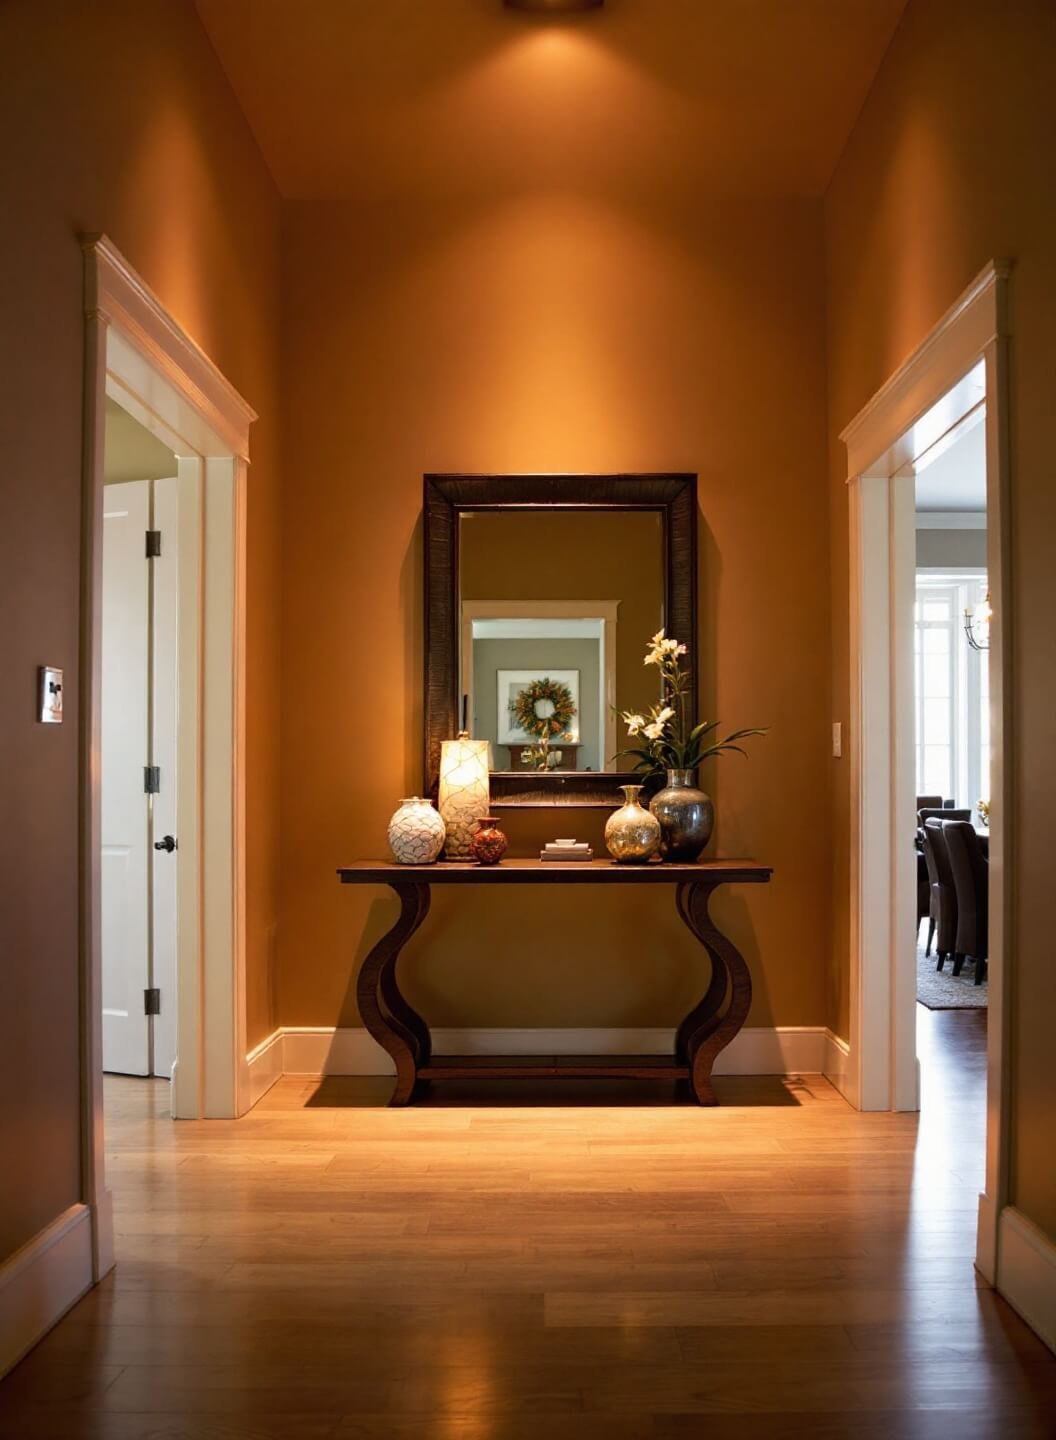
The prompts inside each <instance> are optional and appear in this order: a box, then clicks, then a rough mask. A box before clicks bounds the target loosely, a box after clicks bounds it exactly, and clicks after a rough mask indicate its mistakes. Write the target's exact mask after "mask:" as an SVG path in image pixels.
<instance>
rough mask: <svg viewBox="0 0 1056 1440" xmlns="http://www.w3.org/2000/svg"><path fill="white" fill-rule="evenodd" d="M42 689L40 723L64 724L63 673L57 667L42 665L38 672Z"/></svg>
mask: <svg viewBox="0 0 1056 1440" xmlns="http://www.w3.org/2000/svg"><path fill="white" fill-rule="evenodd" d="M37 674H38V675H39V677H40V679H39V689H40V697H39V698H40V723H41V724H42V725H61V724H62V671H61V670H60V669H59V668H58V667H57V666H56V665H41V666H40V668H39V670H38V671H37Z"/></svg>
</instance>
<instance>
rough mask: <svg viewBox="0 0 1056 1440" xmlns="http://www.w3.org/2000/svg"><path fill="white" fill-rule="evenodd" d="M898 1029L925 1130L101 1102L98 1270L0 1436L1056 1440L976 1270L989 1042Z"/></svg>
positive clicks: (1055, 1397)
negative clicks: (205, 1113) (112, 1243)
mask: <svg viewBox="0 0 1056 1440" xmlns="http://www.w3.org/2000/svg"><path fill="white" fill-rule="evenodd" d="M921 1025H922V1031H921V1051H922V1057H923V1068H924V1109H923V1112H922V1115H921V1116H920V1117H919V1122H918V1117H917V1116H915V1115H893V1114H878V1115H867V1114H860V1113H858V1112H855V1111H854V1110H852V1109H851V1108H850V1107H849V1106H848V1105H846V1104H845V1103H844V1101H843V1100H842V1099H841V1097H840V1096H839V1095H838V1094H837V1092H836V1091H835V1090H833V1089H832V1088H831V1087H830V1086H829V1085H828V1084H827V1083H826V1082H825V1081H824V1080H822V1079H820V1078H819V1077H813V1076H812V1077H809V1078H805V1079H800V1080H795V1081H791V1082H788V1083H787V1085H786V1083H785V1082H782V1081H779V1080H776V1079H769V1078H759V1079H734V1078H725V1079H720V1080H719V1081H718V1082H717V1088H718V1089H719V1090H720V1098H721V1100H722V1105H721V1107H720V1108H718V1109H714V1110H707V1111H701V1110H700V1109H698V1108H697V1107H696V1106H691V1105H686V1106H683V1107H677V1108H668V1107H667V1106H666V1105H665V1106H661V1105H656V1104H650V1103H649V1102H650V1100H651V1099H653V1098H658V1097H656V1090H655V1089H654V1091H653V1092H652V1093H650V1092H649V1091H648V1090H645V1091H642V1090H638V1091H635V1092H629V1091H623V1092H621V1091H620V1090H619V1088H618V1087H617V1086H610V1087H609V1088H607V1089H606V1088H602V1087H599V1088H598V1090H597V1091H596V1092H593V1091H592V1092H590V1100H591V1102H592V1103H591V1104H590V1105H589V1106H587V1105H584V1104H583V1103H582V1102H583V1101H584V1100H585V1099H586V1098H587V1092H586V1090H585V1088H584V1087H583V1086H580V1087H578V1088H577V1089H576V1090H575V1091H574V1092H573V1096H572V1097H570V1096H569V1095H562V1094H557V1093H552V1092H544V1091H543V1090H542V1089H541V1088H540V1089H539V1090H536V1091H529V1092H527V1096H526V1092H525V1090H524V1087H521V1088H520V1089H517V1090H513V1091H511V1092H510V1093H509V1099H508V1100H507V1099H505V1098H502V1099H500V1101H499V1103H496V1098H495V1097H496V1095H497V1093H498V1092H497V1091H496V1089H495V1087H494V1086H492V1087H491V1088H490V1091H489V1095H490V1103H482V1099H481V1097H480V1092H479V1091H478V1092H477V1099H476V1102H474V1099H473V1097H472V1094H471V1092H468V1091H467V1092H464V1093H463V1095H461V1096H457V1097H456V1096H455V1095H454V1094H451V1095H450V1098H449V1101H448V1103H446V1104H441V1103H438V1102H435V1101H434V1102H427V1103H426V1104H424V1105H423V1106H421V1107H417V1108H415V1109H412V1110H406V1111H399V1110H395V1111H394V1110H389V1109H385V1108H382V1105H381V1102H382V1097H383V1095H384V1094H385V1093H387V1091H386V1087H387V1086H388V1085H389V1082H388V1081H379V1082H373V1081H362V1080H360V1081H352V1080H331V1081H324V1082H322V1083H321V1084H320V1083H319V1082H316V1081H308V1082H305V1081H298V1080H292V1079H291V1080H285V1081H281V1082H280V1083H279V1084H278V1085H276V1086H275V1088H274V1089H273V1090H272V1091H271V1092H270V1093H269V1094H268V1095H267V1096H266V1097H265V1098H264V1099H263V1100H262V1102H261V1103H260V1104H259V1105H258V1106H257V1107H256V1109H255V1110H253V1111H252V1112H251V1113H250V1114H249V1115H247V1116H246V1117H245V1118H244V1119H242V1120H239V1121H234V1122H223V1121H215V1120H213V1121H209V1122H207V1123H204V1124H199V1123H188V1122H183V1123H179V1124H174V1123H173V1122H172V1121H171V1120H169V1119H168V1118H167V1116H166V1114H165V1105H166V1098H167V1096H166V1086H165V1085H164V1084H163V1083H162V1082H158V1081H138V1080H123V1079H111V1080H110V1081H108V1087H109V1091H108V1115H107V1127H108V1128H107V1137H108V1141H109V1148H110V1152H111V1153H110V1155H109V1157H108V1164H109V1172H110V1177H111V1183H112V1185H113V1189H114V1197H115V1202H116V1210H117V1219H116V1229H117V1245H118V1267H117V1270H116V1272H115V1273H114V1274H112V1275H111V1276H109V1277H108V1278H107V1280H106V1281H105V1282H104V1283H103V1284H102V1285H101V1286H99V1288H98V1289H96V1290H95V1291H93V1292H92V1293H91V1294H89V1295H88V1296H87V1297H86V1298H85V1299H84V1300H83V1301H82V1302H81V1303H80V1304H79V1305H78V1306H77V1307H76V1308H75V1309H74V1311H73V1312H72V1313H71V1314H70V1315H69V1316H68V1317H67V1318H66V1319H65V1320H64V1321H63V1322H62V1323H61V1324H60V1325H59V1327H58V1328H57V1329H56V1330H55V1331H54V1332H53V1333H52V1334H51V1335H50V1336H49V1337H48V1338H47V1339H46V1340H45V1341H44V1342H43V1343H42V1344H41V1345H40V1346H39V1347H38V1348H37V1349H36V1350H35V1351H34V1352H33V1353H32V1354H31V1355H30V1356H29V1357H28V1359H27V1360H26V1361H24V1362H23V1364H22V1365H21V1366H20V1367H19V1368H18V1369H17V1370H16V1371H14V1372H13V1374H12V1375H11V1376H10V1377H9V1378H8V1380H7V1381H6V1382H5V1383H4V1384H3V1385H0V1436H3V1437H4V1440H14V1437H19V1440H23V1437H24V1440H40V1437H45V1436H46V1437H54V1440H59V1437H62V1440H148V1437H150V1440H160V1437H164V1440H175V1437H179V1440H258V1437H272V1440H274V1437H282V1440H317V1437H339V1440H405V1437H408V1440H409V1437H411V1436H414V1437H419V1436H426V1435H430V1436H438V1437H458V1440H522V1437H523V1440H528V1437H533V1440H534V1437H537V1436H545V1437H547V1440H573V1437H574V1440H589V1437H592V1436H605V1437H606V1440H673V1437H688V1436H691V1435H692V1436H697V1435H703V1434H707V1436H708V1437H709V1440H727V1437H731V1440H732V1437H734V1436H736V1437H737V1440H764V1437H765V1440H779V1437H780V1440H787V1437H792V1436H801V1435H802V1436H812V1437H814V1440H834V1437H850V1436H855V1437H864V1440H881V1437H883V1440H916V1437H929V1440H931V1437H934V1440H939V1437H945V1436H949V1435H956V1436H958V1437H959V1440H988V1437H991V1436H995V1437H996V1436H998V1435H1000V1436H1002V1437H1008V1440H1026V1437H1031V1440H1035V1437H1045V1436H1051V1435H1053V1433H1054V1430H1056V1359H1054V1358H1053V1357H1052V1356H1051V1355H1050V1354H1049V1352H1048V1351H1047V1350H1046V1349H1045V1348H1044V1346H1043V1345H1042V1344H1041V1342H1040V1341H1039V1340H1037V1339H1036V1338H1035V1337H1034V1336H1033V1335H1032V1334H1031V1332H1030V1331H1028V1329H1027V1328H1026V1326H1024V1325H1023V1324H1022V1323H1021V1322H1020V1321H1019V1320H1018V1318H1017V1317H1016V1316H1015V1315H1014V1314H1013V1312H1012V1311H1011V1310H1010V1309H1009V1308H1008V1306H1007V1305H1005V1304H1004V1303H1003V1302H1002V1301H1000V1300H999V1299H998V1298H997V1297H996V1296H995V1295H994V1294H993V1293H992V1292H991V1291H989V1290H988V1289H986V1288H984V1287H982V1286H981V1284H979V1282H977V1279H976V1277H975V1273H974V1271H973V1268H972V1256H973V1252H974V1245H975V1206H976V1197H977V1194H978V1191H979V1187H980V1182H981V1175H982V1148H983V1128H982V1127H983V1084H982V1067H983V1065H984V1060H985V1029H984V1026H985V1016H984V1015H983V1014H982V1013H981V1012H978V1011H945V1012H936V1013H934V1014H933V1013H930V1012H927V1011H924V1012H922V1013H921ZM657 1088H659V1087H657ZM450 1089H451V1090H453V1089H454V1087H450ZM576 1097H578V1100H579V1102H580V1103H579V1104H573V1103H567V1102H568V1101H569V1100H570V1098H576ZM526 1099H534V1100H535V1101H536V1102H540V1101H541V1102H542V1103H536V1104H528V1103H526ZM606 1100H608V1102H609V1103H606Z"/></svg>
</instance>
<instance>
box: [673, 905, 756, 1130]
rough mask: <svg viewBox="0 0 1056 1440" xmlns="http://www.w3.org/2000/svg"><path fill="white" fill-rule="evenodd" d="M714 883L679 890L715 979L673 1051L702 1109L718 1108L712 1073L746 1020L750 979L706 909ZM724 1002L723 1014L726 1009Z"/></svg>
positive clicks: (681, 1028) (738, 954) (687, 920)
mask: <svg viewBox="0 0 1056 1440" xmlns="http://www.w3.org/2000/svg"><path fill="white" fill-rule="evenodd" d="M714 889H715V886H714V885H708V884H707V883H706V882H704V881H700V880H691V881H688V882H687V883H686V884H684V885H680V886H679V887H678V893H677V896H676V905H677V907H678V913H679V915H680V916H681V917H682V920H683V921H684V922H685V924H686V925H687V927H688V928H689V929H690V931H692V933H693V935H695V936H696V938H697V939H698V940H699V941H700V943H701V944H702V945H703V946H704V948H705V949H706V950H707V952H708V954H709V956H710V957H711V965H712V971H711V980H710V982H709V984H708V988H707V991H706V992H705V994H704V997H703V999H702V1000H701V1001H700V1003H699V1004H698V1005H696V1006H694V1008H693V1009H692V1010H691V1011H690V1012H689V1014H688V1015H687V1016H686V1018H685V1019H684V1020H683V1021H682V1024H681V1025H680V1026H679V1027H678V1035H677V1038H676V1041H675V1050H676V1054H677V1056H678V1057H679V1059H682V1060H685V1061H686V1062H687V1063H688V1065H689V1071H690V1084H691V1086H692V1089H693V1094H694V1095H695V1096H696V1098H697V1100H698V1102H699V1103H700V1104H701V1105H714V1104H716V1103H717V1102H716V1099H715V1091H714V1090H713V1089H712V1084H711V1072H712V1067H713V1066H714V1064H715V1060H716V1057H717V1056H718V1055H719V1053H720V1051H722V1050H724V1049H725V1048H726V1046H727V1045H728V1044H729V1043H730V1041H731V1040H732V1039H733V1037H734V1036H735V1035H736V1034H737V1032H738V1031H739V1030H740V1028H741V1026H742V1025H743V1024H744V1022H745V1020H746V1019H747V1018H748V1010H749V1007H750V1006H751V1003H752V977H751V974H750V973H749V970H748V966H747V965H746V964H745V962H744V956H743V955H742V954H741V952H740V951H739V950H738V949H737V947H736V946H735V945H734V944H733V943H732V941H730V940H728V939H727V938H726V936H725V935H723V934H722V932H721V931H720V930H719V929H718V928H717V927H716V925H715V922H714V921H713V920H712V918H711V915H710V914H709V911H708V902H709V901H710V899H711V895H712V892H713V890H714ZM724 1004H725V1010H723V1005H724Z"/></svg>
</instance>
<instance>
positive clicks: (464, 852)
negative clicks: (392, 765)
mask: <svg viewBox="0 0 1056 1440" xmlns="http://www.w3.org/2000/svg"><path fill="white" fill-rule="evenodd" d="M488 750H489V746H488V742H487V741H486V740H471V739H470V738H469V734H468V732H467V731H465V730H460V731H459V734H458V739H457V740H445V741H444V742H443V744H442V745H441V746H440V803H439V807H438V808H439V810H440V814H441V815H442V817H443V821H444V824H445V825H446V826H447V840H446V842H445V844H444V854H445V856H446V857H447V859H448V860H468V859H469V858H470V856H471V853H472V852H471V851H470V848H469V842H470V840H471V839H472V837H473V832H474V830H475V829H476V826H477V821H478V820H482V819H483V818H484V816H485V815H486V814H487V813H488V805H489V787H488Z"/></svg>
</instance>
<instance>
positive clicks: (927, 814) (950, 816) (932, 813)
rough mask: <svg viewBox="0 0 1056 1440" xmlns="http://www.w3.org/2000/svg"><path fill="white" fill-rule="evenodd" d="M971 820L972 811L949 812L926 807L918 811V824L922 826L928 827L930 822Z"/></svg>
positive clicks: (943, 809)
mask: <svg viewBox="0 0 1056 1440" xmlns="http://www.w3.org/2000/svg"><path fill="white" fill-rule="evenodd" d="M971 818H972V812H971V811H970V810H948V809H945V808H932V807H931V806H924V807H923V808H922V809H920V810H918V811H917V822H918V824H920V825H926V824H927V823H928V821H929V820H970V819H971Z"/></svg>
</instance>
